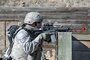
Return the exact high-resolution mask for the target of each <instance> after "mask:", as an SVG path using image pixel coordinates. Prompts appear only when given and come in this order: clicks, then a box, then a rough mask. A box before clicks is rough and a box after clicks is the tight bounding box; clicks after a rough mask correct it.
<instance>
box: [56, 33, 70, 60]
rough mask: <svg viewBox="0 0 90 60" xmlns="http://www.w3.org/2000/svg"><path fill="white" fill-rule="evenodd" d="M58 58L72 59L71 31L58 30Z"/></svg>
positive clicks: (62, 59) (63, 59)
mask: <svg viewBox="0 0 90 60" xmlns="http://www.w3.org/2000/svg"><path fill="white" fill-rule="evenodd" d="M57 48H58V49H57V50H58V51H57V58H58V60H72V33H71V32H59V33H58V46H57Z"/></svg>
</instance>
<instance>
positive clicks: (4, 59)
mask: <svg viewBox="0 0 90 60" xmlns="http://www.w3.org/2000/svg"><path fill="white" fill-rule="evenodd" d="M3 60H12V58H11V57H6V56H4V57H3Z"/></svg>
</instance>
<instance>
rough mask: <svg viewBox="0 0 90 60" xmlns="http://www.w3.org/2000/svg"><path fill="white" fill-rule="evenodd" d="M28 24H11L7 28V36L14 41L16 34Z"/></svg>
mask: <svg viewBox="0 0 90 60" xmlns="http://www.w3.org/2000/svg"><path fill="white" fill-rule="evenodd" d="M25 25H26V24H23V25H21V26H19V25H11V26H10V27H9V28H8V29H7V32H8V33H7V36H8V39H9V42H10V41H12V39H14V38H15V36H16V34H17V33H18V32H19V31H20V30H21V29H23V28H24V27H25Z"/></svg>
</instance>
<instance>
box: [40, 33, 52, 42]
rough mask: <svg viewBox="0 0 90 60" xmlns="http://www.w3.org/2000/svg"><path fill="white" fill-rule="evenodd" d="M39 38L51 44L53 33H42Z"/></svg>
mask: <svg viewBox="0 0 90 60" xmlns="http://www.w3.org/2000/svg"><path fill="white" fill-rule="evenodd" d="M39 37H41V39H42V40H44V41H46V42H51V32H44V33H41V34H40V35H39Z"/></svg>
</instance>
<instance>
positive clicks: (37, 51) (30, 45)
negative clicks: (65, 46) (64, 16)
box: [10, 12, 51, 60]
mask: <svg viewBox="0 0 90 60" xmlns="http://www.w3.org/2000/svg"><path fill="white" fill-rule="evenodd" d="M42 20H43V18H42V16H40V14H39V13H38V12H30V13H28V14H27V15H26V16H25V20H24V23H25V24H26V26H25V27H24V29H21V30H20V31H19V32H18V33H17V34H16V36H15V38H14V44H13V48H12V52H11V55H10V56H11V57H12V59H13V60H45V57H44V54H43V53H42V43H43V41H47V42H49V41H50V40H51V38H50V36H51V33H50V32H44V33H41V34H39V35H38V36H37V37H34V34H33V33H32V32H31V30H39V29H40V28H41V24H42ZM28 31H29V32H28Z"/></svg>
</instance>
